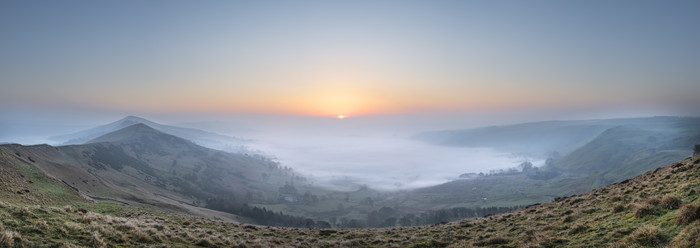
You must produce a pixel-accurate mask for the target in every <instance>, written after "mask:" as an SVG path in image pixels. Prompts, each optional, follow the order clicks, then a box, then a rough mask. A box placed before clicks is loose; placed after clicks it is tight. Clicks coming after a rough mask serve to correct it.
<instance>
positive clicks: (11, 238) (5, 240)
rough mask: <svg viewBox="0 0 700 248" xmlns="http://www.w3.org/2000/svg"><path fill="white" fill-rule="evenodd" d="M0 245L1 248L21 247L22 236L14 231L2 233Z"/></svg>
mask: <svg viewBox="0 0 700 248" xmlns="http://www.w3.org/2000/svg"><path fill="white" fill-rule="evenodd" d="M0 245H1V246H2V247H8V248H10V247H23V246H24V239H23V238H22V235H21V234H19V233H18V232H15V231H3V232H1V233H0Z"/></svg>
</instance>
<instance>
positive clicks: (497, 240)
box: [474, 236, 510, 246]
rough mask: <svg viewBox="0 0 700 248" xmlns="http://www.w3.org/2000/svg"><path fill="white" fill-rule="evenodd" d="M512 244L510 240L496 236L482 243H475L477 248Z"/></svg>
mask: <svg viewBox="0 0 700 248" xmlns="http://www.w3.org/2000/svg"><path fill="white" fill-rule="evenodd" d="M508 243H510V239H508V238H506V237H501V236H496V237H490V238H487V239H484V240H481V241H477V242H475V243H474V245H476V246H491V245H504V244H508Z"/></svg>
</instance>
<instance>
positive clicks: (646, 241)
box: [630, 225, 663, 246]
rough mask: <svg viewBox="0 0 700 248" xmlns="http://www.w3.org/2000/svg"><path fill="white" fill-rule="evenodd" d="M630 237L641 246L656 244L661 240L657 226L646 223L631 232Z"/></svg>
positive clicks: (661, 236)
mask: <svg viewBox="0 0 700 248" xmlns="http://www.w3.org/2000/svg"><path fill="white" fill-rule="evenodd" d="M630 239H631V241H632V242H634V243H637V244H639V245H642V246H658V245H660V244H661V243H662V242H663V235H661V232H659V229H658V228H657V227H655V226H652V225H646V226H643V227H640V228H637V230H635V231H634V232H632V234H631V235H630Z"/></svg>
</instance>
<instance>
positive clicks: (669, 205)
mask: <svg viewBox="0 0 700 248" xmlns="http://www.w3.org/2000/svg"><path fill="white" fill-rule="evenodd" d="M681 205H683V201H682V200H681V198H680V197H678V196H676V195H667V196H664V198H662V199H661V207H663V208H665V209H678V208H679V207H681Z"/></svg>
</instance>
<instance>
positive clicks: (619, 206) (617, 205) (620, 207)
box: [610, 203, 626, 214]
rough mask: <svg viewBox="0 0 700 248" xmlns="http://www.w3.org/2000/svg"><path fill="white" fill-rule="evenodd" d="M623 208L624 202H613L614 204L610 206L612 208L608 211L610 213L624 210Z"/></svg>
mask: <svg viewBox="0 0 700 248" xmlns="http://www.w3.org/2000/svg"><path fill="white" fill-rule="evenodd" d="M625 209H626V207H625V204H622V203H617V204H615V206H613V207H612V209H610V213H611V214H614V213H619V212H622V211H625Z"/></svg>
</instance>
